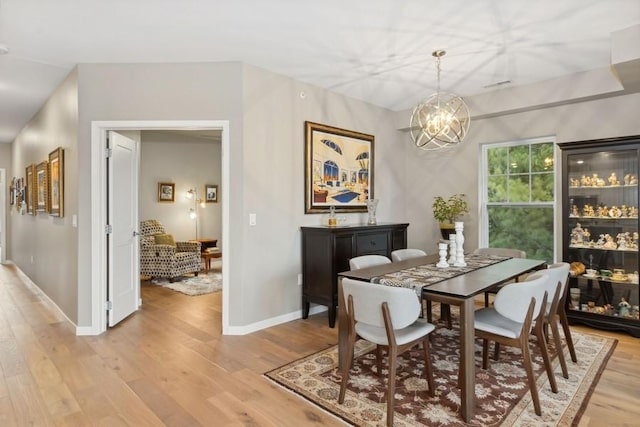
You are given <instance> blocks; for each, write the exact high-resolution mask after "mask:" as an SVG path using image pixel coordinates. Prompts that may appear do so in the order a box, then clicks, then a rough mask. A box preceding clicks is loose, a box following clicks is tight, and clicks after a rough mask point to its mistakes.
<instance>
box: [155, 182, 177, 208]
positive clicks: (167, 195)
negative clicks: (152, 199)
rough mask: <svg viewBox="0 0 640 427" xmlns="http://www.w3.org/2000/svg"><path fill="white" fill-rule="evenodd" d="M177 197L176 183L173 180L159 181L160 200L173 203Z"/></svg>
mask: <svg viewBox="0 0 640 427" xmlns="http://www.w3.org/2000/svg"><path fill="white" fill-rule="evenodd" d="M175 197H176V185H175V184H174V183H172V182H159V183H158V202H165V203H173V202H174V201H175Z"/></svg>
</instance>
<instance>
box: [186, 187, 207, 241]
mask: <svg viewBox="0 0 640 427" xmlns="http://www.w3.org/2000/svg"><path fill="white" fill-rule="evenodd" d="M187 198H188V199H193V207H192V208H190V209H189V217H190V218H191V219H193V220H194V221H195V223H196V240H198V207H201V208H203V209H204V208H205V207H206V205H205V201H204V199H200V198H198V190H197V189H196V188H190V189H189V191H187Z"/></svg>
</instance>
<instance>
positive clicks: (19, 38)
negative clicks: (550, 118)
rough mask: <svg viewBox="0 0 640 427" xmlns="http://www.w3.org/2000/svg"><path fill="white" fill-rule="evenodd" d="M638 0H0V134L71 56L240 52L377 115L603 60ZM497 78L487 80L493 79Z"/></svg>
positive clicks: (6, 137)
mask: <svg viewBox="0 0 640 427" xmlns="http://www.w3.org/2000/svg"><path fill="white" fill-rule="evenodd" d="M638 24H640V1H638V0H607V1H602V0H563V1H557V0H552V1H548V0H538V1H530V0H527V1H524V0H510V1H506V0H476V1H464V0H348V1H345V0H340V1H337V0H324V1H303V0H236V1H232V0H227V1H224V0H109V1H105V0H56V1H51V0H0V45H5V46H6V47H8V48H9V49H10V50H9V53H8V54H6V55H0V142H11V141H12V140H13V139H14V138H15V137H16V135H17V134H18V132H19V131H20V129H21V128H22V127H23V126H24V125H25V124H26V123H27V122H28V120H29V119H30V118H31V117H32V116H33V115H34V114H35V113H36V112H37V110H38V109H39V108H40V107H41V106H42V104H43V102H44V101H45V100H46V99H47V97H48V96H49V95H50V94H51V92H52V91H53V90H54V89H55V88H56V86H57V85H58V84H59V83H60V82H61V81H62V80H63V79H64V77H65V76H66V75H67V74H68V73H69V71H70V70H71V69H72V68H73V66H74V65H76V64H78V63H100V62H103V63H118V62H124V63H141V62H210V61H242V62H245V63H248V64H252V65H256V66H259V67H262V68H265V69H268V70H271V71H274V72H277V73H280V74H283V75H287V76H290V77H293V78H295V79H297V80H300V81H304V82H308V83H311V84H314V85H317V86H320V87H324V88H327V89H330V90H332V91H335V92H338V93H342V94H345V95H348V96H351V97H354V98H358V99H362V100H365V101H367V102H370V103H372V104H375V105H379V106H382V107H385V108H389V109H391V110H403V109H407V108H410V107H412V106H413V105H414V104H416V103H417V102H418V101H419V100H420V99H421V98H424V97H426V96H428V95H429V94H431V93H433V92H435V90H436V87H437V80H436V71H435V65H434V60H433V57H432V56H431V53H432V51H434V50H436V49H444V50H446V51H447V55H446V56H445V57H444V58H443V59H442V66H441V69H442V79H441V87H442V90H446V91H452V92H455V93H457V94H460V95H463V96H469V95H474V94H478V93H481V92H485V91H488V90H496V87H500V88H502V87H508V86H517V85H525V84H529V83H533V82H537V81H542V80H547V79H551V78H555V77H559V76H564V75H568V74H573V73H577V72H581V71H587V70H593V69H599V68H603V67H608V66H609V64H610V51H611V48H610V46H611V33H612V32H614V31H617V30H621V29H625V28H628V27H631V26H634V25H638ZM504 81H510V82H511V83H508V84H505V85H500V86H496V84H497V83H500V82H504Z"/></svg>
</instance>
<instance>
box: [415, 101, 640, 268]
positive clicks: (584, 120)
mask: <svg viewBox="0 0 640 427" xmlns="http://www.w3.org/2000/svg"><path fill="white" fill-rule="evenodd" d="M638 111H640V94H630V95H620V96H613V97H608V98H604V99H599V100H592V101H586V102H580V103H574V104H569V105H562V106H556V107H548V108H541V109H537V110H532V111H527V112H522V113H514V114H505V115H503V116H498V117H492V118H485V119H479V120H475V121H472V122H471V127H470V131H469V134H468V137H467V139H466V140H465V141H464V142H463V144H462V145H460V146H459V147H457V148H456V149H455V150H454V151H452V152H450V153H447V154H440V155H436V156H429V155H427V154H425V153H419V152H418V151H419V150H417V149H416V150H411V151H410V152H408V154H407V158H406V161H407V171H408V175H407V187H406V188H407V191H408V194H407V197H408V198H409V200H411V202H410V203H409V220H410V222H411V224H412V228H413V231H416V229H418V228H421V230H422V232H421V233H415V232H414V233H410V235H409V244H410V245H413V246H418V247H422V246H429V247H431V248H435V246H434V244H433V243H432V242H435V241H437V240H436V239H437V238H438V237H439V229H438V224H437V223H436V222H435V220H434V219H433V216H432V210H431V203H432V202H433V197H434V196H436V195H444V196H448V195H450V194H453V193H465V194H467V196H468V200H469V202H470V210H471V214H470V215H466V217H465V218H464V222H465V248H466V249H469V250H471V249H473V248H476V247H477V246H478V234H479V232H478V222H477V218H478V210H479V206H478V188H479V184H478V178H479V166H480V155H481V148H480V147H481V144H483V143H491V142H503V141H516V140H521V139H526V138H535V137H541V136H555V138H556V141H557V142H571V141H580V140H586V139H599V138H609V137H617V136H626V135H639V134H640V121H639V120H638V119H637V115H638ZM558 160H560V159H558ZM556 171H557V178H558V184H560V182H559V180H560V176H561V175H560V173H561V165H560V164H557V165H556ZM557 191H558V193H557V194H558V195H559V196H558V197H556V199H557V200H558V203H560V201H561V200H562V199H561V197H562V195H561V194H560V186H558V187H557ZM560 206H561V205H560V204H558V209H557V211H559V210H560ZM557 213H558V214H559V212H557ZM560 220H561V218H560V217H559V216H557V221H560ZM420 224H422V227H421V226H420ZM559 231H560V230H558V232H559ZM561 239H562V236H561V235H559V234H557V244H558V245H559V244H561V241H562V240H561ZM431 252H433V249H432V250H431ZM558 256H561V254H558Z"/></svg>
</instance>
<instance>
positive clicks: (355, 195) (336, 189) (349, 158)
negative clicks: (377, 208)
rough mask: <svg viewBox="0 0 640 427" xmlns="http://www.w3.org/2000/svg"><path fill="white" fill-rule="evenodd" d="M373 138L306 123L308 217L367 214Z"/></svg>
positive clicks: (370, 192) (370, 191)
mask: <svg viewBox="0 0 640 427" xmlns="http://www.w3.org/2000/svg"><path fill="white" fill-rule="evenodd" d="M373 148H374V136H373V135H367V134H364V133H360V132H355V131H351V130H346V129H340V128H335V127H331V126H327V125H322V124H319V123H313V122H309V121H306V122H305V178H304V180H305V187H304V191H305V213H324V212H328V211H329V210H330V209H331V207H332V206H333V207H334V208H335V210H336V212H366V211H367V199H373V165H374V163H373Z"/></svg>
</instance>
